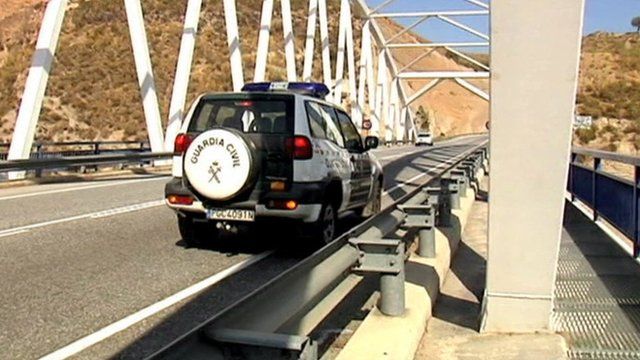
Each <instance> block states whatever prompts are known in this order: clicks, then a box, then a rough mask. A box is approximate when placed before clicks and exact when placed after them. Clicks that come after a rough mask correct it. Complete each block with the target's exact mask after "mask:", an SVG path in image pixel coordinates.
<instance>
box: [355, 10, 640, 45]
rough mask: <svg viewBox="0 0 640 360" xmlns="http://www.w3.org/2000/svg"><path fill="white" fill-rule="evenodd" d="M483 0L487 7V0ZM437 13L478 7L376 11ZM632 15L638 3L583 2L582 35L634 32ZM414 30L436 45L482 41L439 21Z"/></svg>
mask: <svg viewBox="0 0 640 360" xmlns="http://www.w3.org/2000/svg"><path fill="white" fill-rule="evenodd" d="M483 1H484V2H485V3H489V4H490V1H489V0H483ZM520 1H522V0H520ZM530 1H535V0H530ZM557 1H563V0H557ZM384 2H385V0H367V4H368V5H369V7H370V8H371V9H374V8H376V6H378V5H380V4H382V3H384ZM436 10H481V8H480V7H478V6H476V5H473V4H470V3H468V2H466V1H464V0H395V1H394V2H393V3H391V4H389V5H387V6H386V7H384V8H383V9H381V10H379V12H380V13H390V12H403V11H405V12H406V11H436ZM635 16H640V0H586V3H585V19H584V34H585V35H586V34H590V33H593V32H595V31H607V32H629V31H635V28H634V27H632V26H631V18H633V17H635ZM452 19H454V20H456V21H458V22H461V23H463V24H465V25H467V26H470V27H472V28H474V29H476V30H479V31H480V32H483V33H485V34H487V33H488V32H489V19H488V16H458V17H452ZM395 20H396V21H398V22H400V23H401V24H402V25H405V26H409V25H410V24H412V23H414V22H415V21H416V20H418V18H402V19H400V18H396V19H395ZM415 30H416V32H417V33H419V34H421V35H423V36H424V37H425V38H428V39H429V40H431V41H435V42H459V41H463V42H482V41H484V40H482V39H481V38H479V37H476V36H475V35H472V34H469V33H467V32H465V31H463V30H460V29H457V28H455V27H453V26H451V25H448V24H446V23H444V22H442V21H440V20H438V19H429V20H427V21H426V22H424V23H422V24H420V25H418V26H417V27H416V28H415ZM464 50H467V51H471V52H488V49H486V48H465V49H464Z"/></svg>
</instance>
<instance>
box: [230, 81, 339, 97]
mask: <svg viewBox="0 0 640 360" xmlns="http://www.w3.org/2000/svg"><path fill="white" fill-rule="evenodd" d="M242 91H246V92H270V91H290V92H295V93H298V94H302V95H307V96H313V97H316V98H320V99H324V97H325V96H327V95H328V94H329V92H330V91H329V88H328V87H327V85H325V84H322V83H307V82H291V83H287V82H259V83H248V84H245V85H244V86H243V87H242Z"/></svg>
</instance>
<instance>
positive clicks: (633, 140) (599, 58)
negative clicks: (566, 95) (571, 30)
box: [574, 33, 640, 155]
mask: <svg viewBox="0 0 640 360" xmlns="http://www.w3.org/2000/svg"><path fill="white" fill-rule="evenodd" d="M582 47H583V53H582V62H581V65H580V82H579V90H578V113H579V114H582V115H591V116H593V118H594V119H596V120H595V121H594V124H593V126H591V127H590V128H587V129H578V130H576V133H575V134H576V136H575V137H574V143H575V144H576V145H579V146H588V147H592V148H598V149H602V150H607V151H616V152H620V153H624V154H629V155H638V153H639V151H640V92H638V88H639V87H640V35H638V34H637V33H628V34H612V33H595V34H592V35H589V36H586V37H585V38H584V39H583V43H582Z"/></svg>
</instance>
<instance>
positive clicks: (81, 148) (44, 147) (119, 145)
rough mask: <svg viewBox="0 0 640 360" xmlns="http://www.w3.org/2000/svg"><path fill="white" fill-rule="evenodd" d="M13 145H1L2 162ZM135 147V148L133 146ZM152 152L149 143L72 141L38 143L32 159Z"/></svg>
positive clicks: (33, 148)
mask: <svg viewBox="0 0 640 360" xmlns="http://www.w3.org/2000/svg"><path fill="white" fill-rule="evenodd" d="M10 145H11V144H7V143H2V144H0V160H7V152H8V150H9V147H10ZM132 145H135V146H132ZM149 151H151V148H150V145H149V142H148V141H70V142H37V143H35V144H33V147H32V151H31V155H30V158H32V159H42V158H52V157H68V156H84V155H100V154H104V153H115V152H117V153H142V152H149Z"/></svg>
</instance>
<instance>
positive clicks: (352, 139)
mask: <svg viewBox="0 0 640 360" xmlns="http://www.w3.org/2000/svg"><path fill="white" fill-rule="evenodd" d="M338 121H339V122H340V130H342V134H343V135H344V140H345V145H346V146H345V147H346V148H347V149H348V150H349V151H356V152H362V151H363V150H364V147H363V146H362V138H361V137H360V134H359V133H358V129H356V127H355V125H353V122H351V119H350V118H349V116H348V115H347V114H345V113H343V112H342V111H338Z"/></svg>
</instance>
